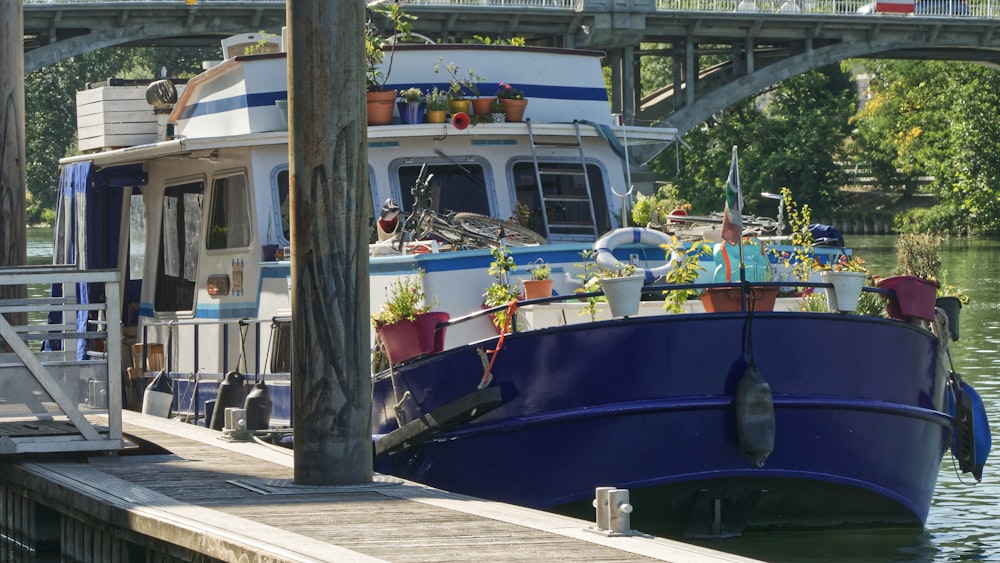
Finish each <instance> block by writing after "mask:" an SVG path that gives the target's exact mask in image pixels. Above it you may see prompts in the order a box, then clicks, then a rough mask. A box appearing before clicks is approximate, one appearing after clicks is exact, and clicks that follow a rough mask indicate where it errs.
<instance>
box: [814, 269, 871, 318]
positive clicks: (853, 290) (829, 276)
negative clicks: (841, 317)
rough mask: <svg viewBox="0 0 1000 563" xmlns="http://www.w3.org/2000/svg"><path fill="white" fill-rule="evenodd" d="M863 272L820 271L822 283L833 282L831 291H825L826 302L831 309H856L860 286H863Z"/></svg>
mask: <svg viewBox="0 0 1000 563" xmlns="http://www.w3.org/2000/svg"><path fill="white" fill-rule="evenodd" d="M865 277H866V275H865V274H864V273H863V272H820V278H822V280H823V283H829V284H833V291H830V290H827V291H826V302H827V305H829V307H830V310H831V311H840V312H841V313H851V312H854V311H856V310H857V309H858V299H859V298H860V297H861V288H862V287H864V286H865Z"/></svg>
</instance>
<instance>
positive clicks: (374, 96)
mask: <svg viewBox="0 0 1000 563" xmlns="http://www.w3.org/2000/svg"><path fill="white" fill-rule="evenodd" d="M376 17H380V18H381V19H384V20H387V21H389V22H390V24H391V27H392V33H391V34H390V35H389V37H383V36H382V34H381V32H380V30H379V28H378V26H377V25H375V19H376ZM414 19H416V18H415V17H414V16H411V15H408V14H406V13H404V12H403V10H402V8H401V7H400V3H399V2H387V3H378V4H374V5H372V6H371V7H369V12H368V20H367V21H366V22H365V63H366V73H365V74H366V81H367V87H368V125H388V124H390V123H392V110H393V108H395V105H396V104H395V102H396V91H395V90H392V89H390V88H387V87H386V81H387V80H389V74H390V73H391V72H392V60H393V56H394V55H395V52H396V42H397V41H398V40H405V39H406V38H408V37H409V36H410V34H411V33H412V30H413V20H414ZM386 47H388V50H389V60H388V62H387V63H386V65H385V69H384V70H383V69H382V63H383V62H384V61H385V56H386Z"/></svg>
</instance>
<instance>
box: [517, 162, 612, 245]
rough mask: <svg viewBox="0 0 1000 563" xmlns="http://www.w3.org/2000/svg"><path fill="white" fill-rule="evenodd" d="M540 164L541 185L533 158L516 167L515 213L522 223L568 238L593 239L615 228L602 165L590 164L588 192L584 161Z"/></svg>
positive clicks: (549, 233) (550, 234)
mask: <svg viewBox="0 0 1000 563" xmlns="http://www.w3.org/2000/svg"><path fill="white" fill-rule="evenodd" d="M538 166H539V168H538V172H539V173H538V176H540V177H541V179H542V186H541V189H539V187H538V181H537V177H536V174H535V166H534V163H533V162H531V161H526V162H518V163H516V164H514V168H513V173H514V187H515V190H516V191H517V206H518V210H517V212H516V213H515V215H516V216H518V217H519V218H520V219H521V221H522V223H523V222H524V221H525V220H526V221H527V225H525V226H527V227H528V228H530V229H531V230H533V231H535V232H537V233H538V234H540V235H542V236H546V237H548V236H554V237H555V238H556V239H559V238H563V239H564V240H567V239H573V240H576V239H590V240H593V239H594V238H596V236H597V234H599V233H604V232H607V231H609V230H611V219H610V217H609V216H608V202H607V197H605V193H604V176H603V175H602V174H601V169H600V167H598V166H597V165H596V164H588V165H587V176H588V178H587V180H589V182H590V193H589V194H588V193H587V181H585V180H584V177H583V174H582V169H581V168H580V163H578V162H539V165H538ZM543 200H544V202H545V205H544V206H543V205H542V201H543ZM543 210H544V214H543ZM546 225H548V232H546Z"/></svg>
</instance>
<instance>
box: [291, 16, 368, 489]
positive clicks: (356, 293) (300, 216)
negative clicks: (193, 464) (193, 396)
mask: <svg viewBox="0 0 1000 563" xmlns="http://www.w3.org/2000/svg"><path fill="white" fill-rule="evenodd" d="M286 10H287V12H286V21H287V22H288V37H289V38H290V40H289V41H288V45H289V47H290V48H289V49H288V113H289V145H288V150H289V163H290V170H289V172H290V174H289V176H290V184H291V185H290V189H289V191H290V201H291V246H292V248H291V253H292V258H291V273H292V287H291V301H292V303H291V304H292V392H293V396H292V408H293V412H292V421H293V426H294V428H295V443H294V452H295V453H294V460H295V470H294V474H295V483H296V484H298V485H354V484H361V483H369V482H371V481H372V439H371V423H370V420H371V383H370V377H369V374H370V365H369V350H370V347H371V345H370V342H369V330H370V325H369V314H370V313H369V309H368V217H369V215H370V214H371V211H370V210H369V208H370V207H371V203H370V202H369V199H370V196H369V195H368V150H367V142H368V132H367V128H366V127H367V117H366V114H365V109H364V108H365V105H364V95H365V81H364V61H365V54H364V21H365V13H364V11H365V3H364V2H359V1H355V2H330V1H329V0H294V1H290V2H288V3H287V8H286Z"/></svg>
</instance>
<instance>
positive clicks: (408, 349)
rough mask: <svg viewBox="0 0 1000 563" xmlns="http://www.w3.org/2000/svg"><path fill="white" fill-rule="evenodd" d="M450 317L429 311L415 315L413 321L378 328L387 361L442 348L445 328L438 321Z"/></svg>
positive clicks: (407, 357) (398, 360) (396, 362)
mask: <svg viewBox="0 0 1000 563" xmlns="http://www.w3.org/2000/svg"><path fill="white" fill-rule="evenodd" d="M449 318H450V315H448V313H442V312H437V311H431V312H429V313H422V314H420V315H417V317H416V320H414V321H399V322H396V323H392V324H387V325H383V326H381V327H379V328H378V333H379V336H381V337H382V343H383V344H384V345H385V354H386V356H388V357H389V361H390V362H391V363H393V364H398V363H401V362H405V361H408V360H411V359H413V358H415V357H417V356H422V355H424V354H431V353H435V352H440V351H441V350H444V333H445V329H444V328H442V329H440V330H437V325H438V324H439V323H443V322H446V321H447V320H448V319H449Z"/></svg>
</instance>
